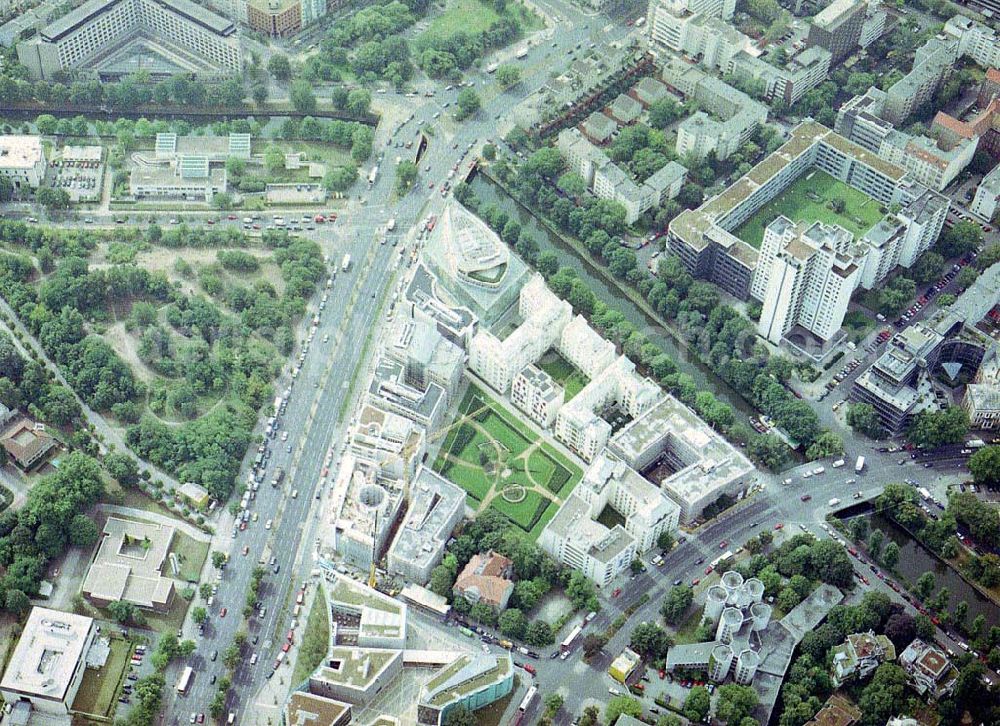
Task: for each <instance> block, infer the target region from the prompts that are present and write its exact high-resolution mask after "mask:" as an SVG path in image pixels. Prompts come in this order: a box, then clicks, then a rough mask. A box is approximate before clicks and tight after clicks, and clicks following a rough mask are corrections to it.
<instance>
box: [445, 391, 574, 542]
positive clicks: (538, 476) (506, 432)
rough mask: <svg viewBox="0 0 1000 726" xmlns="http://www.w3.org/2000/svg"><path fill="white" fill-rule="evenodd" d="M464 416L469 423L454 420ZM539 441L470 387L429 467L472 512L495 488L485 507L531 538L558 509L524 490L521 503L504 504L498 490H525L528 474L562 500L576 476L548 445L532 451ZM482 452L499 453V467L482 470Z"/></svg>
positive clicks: (563, 458)
mask: <svg viewBox="0 0 1000 726" xmlns="http://www.w3.org/2000/svg"><path fill="white" fill-rule="evenodd" d="M467 415H471V416H472V418H473V420H474V421H475V424H473V423H471V422H470V421H468V420H466V421H459V419H461V418H462V417H464V416H467ZM539 440H540V437H539V435H538V434H537V433H535V432H534V431H532V430H531V429H530V428H529V427H528V426H527V425H525V424H524V422H522V421H520V420H518V419H517V417H516V414H515V413H514V412H512V411H510V410H507V409H505V408H503V407H502V406H501V404H500V403H498V402H497V401H495V400H493V399H492V398H490V397H489V395H487V394H486V393H485V392H484V391H483V390H482V389H480V388H478V387H476V386H470V387H469V390H468V391H467V392H466V394H465V397H464V398H463V399H462V402H461V403H460V404H459V407H458V414H457V415H456V419H455V422H453V423H452V425H451V428H450V430H449V431H448V434H447V435H446V436H445V439H444V442H443V443H442V446H441V451H440V453H439V454H438V458H437V460H436V461H435V462H434V466H433V468H434V471H436V472H438V473H439V474H441V475H442V476H444V477H445V478H447V479H448V480H449V481H451V482H453V483H455V484H457V485H458V486H460V487H461V488H462V489H464V490H465V491H466V492H467V493H468V495H469V499H470V502H469V504H470V505H471V506H473V507H477V506H478V505H479V504H480V503H481V502H482V501H483V500H484V499H485V498H486V497H487V496H488V495H489V492H490V490H491V489H493V488H494V486H495V487H496V490H495V491H497V493H498V496H496V497H495V498H494V499H493V500H492V502H491V506H493V507H495V508H496V509H497V510H498V511H500V512H502V513H503V514H504V515H506V516H507V518H508V519H510V521H511V522H512V523H514V524H515V525H517V527H518V528H519V529H521V530H522V531H523V532H524V533H525V534H527V535H528V536H530V537H531V538H532V539H534V538H535V537H537V536H538V533H539V532H541V530H542V528H543V527H544V526H545V524H546V523H548V521H549V520H550V519H552V517H553V515H554V514H555V512H556V510H557V509H558V506H557V505H556V503H555V502H551V501H547V500H546V499H545V498H544V497H543V496H542V495H541V494H539V493H538V492H534V491H531V490H530V489H529V490H527V492H526V496H525V498H524V500H523V501H520V502H513V503H512V502H508V501H506V500H505V499H503V497H502V496H499V493H500V491H501V490H502V489H503V487H504V486H505V485H506V484H508V483H516V484H524V485H529V486H530V484H531V479H529V477H528V473H529V472H530V473H531V478H532V479H534V481H536V482H538V483H539V484H541V485H542V486H544V487H546V488H547V489H548V490H549V491H551V492H552V493H553V494H555V495H556V496H558V497H560V498H561V499H565V497H566V496H568V495H569V493H570V492H571V491H572V489H573V487H574V486H575V485H576V483H577V482H578V481H579V480H580V477H581V476H582V473H581V471H580V469H579V467H577V466H575V465H574V464H573V463H572V462H570V461H569V460H568V459H567V458H566V457H565V456H563V455H562V454H560V453H559V452H557V451H556V450H555V449H554V448H553V447H552V446H551V445H549V444H548V443H541V445H538V446H536V444H538V442H539ZM532 447H534V448H532ZM529 449H530V451H529ZM484 450H485V451H490V452H495V451H499V452H500V461H499V464H497V465H496V466H495V467H490V468H489V469H487V468H484V466H483V464H482V463H481V460H480V454H481V452H483V451H484ZM505 469H509V470H510V474H509V476H508V477H507V478H503V477H502V476H501V474H502V471H503V470H505Z"/></svg>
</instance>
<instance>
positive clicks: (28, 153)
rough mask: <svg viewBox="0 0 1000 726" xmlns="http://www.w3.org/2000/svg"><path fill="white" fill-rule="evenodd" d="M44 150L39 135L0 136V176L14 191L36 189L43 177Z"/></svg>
mask: <svg viewBox="0 0 1000 726" xmlns="http://www.w3.org/2000/svg"><path fill="white" fill-rule="evenodd" d="M46 166H47V164H46V161H45V150H44V149H43V148H42V140H41V137H39V136H0V176H3V177H6V178H7V179H10V181H11V183H12V184H13V185H14V190H15V191H20V190H26V189H38V187H39V185H40V184H41V183H42V179H44V178H45V169H46Z"/></svg>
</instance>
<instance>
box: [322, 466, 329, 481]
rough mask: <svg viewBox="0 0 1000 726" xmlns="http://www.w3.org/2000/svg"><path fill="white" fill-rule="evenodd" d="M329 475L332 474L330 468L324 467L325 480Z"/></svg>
mask: <svg viewBox="0 0 1000 726" xmlns="http://www.w3.org/2000/svg"><path fill="white" fill-rule="evenodd" d="M329 473H330V467H328V466H324V467H323V478H324V479H326V477H327V474H329Z"/></svg>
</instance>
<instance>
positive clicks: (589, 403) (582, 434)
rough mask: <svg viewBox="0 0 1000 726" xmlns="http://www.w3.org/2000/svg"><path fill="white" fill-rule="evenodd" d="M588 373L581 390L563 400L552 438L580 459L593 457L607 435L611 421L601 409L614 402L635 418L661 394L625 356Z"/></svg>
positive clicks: (603, 444) (602, 445) (589, 459)
mask: <svg viewBox="0 0 1000 726" xmlns="http://www.w3.org/2000/svg"><path fill="white" fill-rule="evenodd" d="M612 347H613V346H612ZM589 377H590V382H589V383H588V384H587V385H586V386H584V387H583V390H581V391H580V392H579V393H577V394H576V396H575V397H574V398H573V400H571V401H569V402H568V403H565V404H563V407H562V408H561V409H560V410H559V415H558V416H557V417H556V425H555V436H556V438H557V439H558V440H559V441H561V442H562V443H564V444H566V446H568V447H570V448H571V449H573V451H575V452H576V453H577V454H579V455H580V457H581V458H582V459H583V460H584V461H593V459H594V457H596V456H597V454H598V453H599V452H600V451H601V449H603V448H604V447H605V445H606V444H607V443H608V439H609V438H610V437H611V424H609V423H608V422H607V421H605V420H604V419H603V418H601V416H600V412H601V411H602V410H604V409H605V408H606V407H608V406H610V405H612V404H617V405H618V406H619V407H621V409H622V410H623V411H624V412H625V413H626V414H627V415H628V416H629V417H631V418H636V417H638V416H640V415H641V414H642V413H643V412H645V411H646V410H648V409H649V408H650V407H651V406H652V405H653V404H655V403H656V401H657V400H659V398H660V397H661V396H662V392H661V391H660V387H659V385H657V384H656V383H655V382H654V381H652V380H650V379H648V378H643V377H642V376H640V375H639V374H638V373H636V370H635V364H634V363H633V362H632V361H631V360H629V359H628V358H626V357H625V356H620V357H619V358H617V359H616V360H615V361H614V362H613V363H612V364H611V365H609V366H608V367H607V368H605V369H604V370H602V371H600V372H598V373H596V374H595V375H592V376H589Z"/></svg>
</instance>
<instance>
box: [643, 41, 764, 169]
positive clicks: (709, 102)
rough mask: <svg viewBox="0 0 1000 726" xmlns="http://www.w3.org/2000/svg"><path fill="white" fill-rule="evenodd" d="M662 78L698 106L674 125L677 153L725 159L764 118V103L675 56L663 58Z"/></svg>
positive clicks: (749, 135)
mask: <svg viewBox="0 0 1000 726" xmlns="http://www.w3.org/2000/svg"><path fill="white" fill-rule="evenodd" d="M713 37H714V36H713ZM662 78H663V80H664V81H665V82H667V83H668V84H670V85H671V86H673V87H674V88H676V89H678V90H679V91H680V92H681V93H682V94H684V97H685V99H690V100H693V101H695V102H696V103H697V105H698V108H699V109H700V110H699V112H698V113H695V114H694V115H692V116H690V117H688V118H686V119H684V120H683V121H681V123H680V124H679V126H678V128H677V147H676V148H677V154H678V155H679V156H684V155H686V154H694V155H695V156H697V157H698V158H704V157H705V156H707V155H708V154H709V153H711V152H714V153H715V155H716V156H717V157H718V158H720V159H725V158H727V157H728V156H730V155H731V154H733V153H734V152H736V151H737V150H738V149H739V148H740V146H742V145H743V144H744V143H746V142H747V141H749V140H750V137H751V136H752V135H753V133H754V131H755V130H756V129H757V127H758V126H759V125H760V124H763V123H764V122H765V121H767V113H768V109H767V106H765V105H764V104H762V103H760V102H758V101H755V100H754V99H752V98H750V96H748V95H747V94H745V93H743V92H742V91H739V90H737V89H735V88H733V87H732V86H730V85H729V84H727V83H725V82H724V81H721V80H719V79H718V78H715V77H714V76H710V75H709V74H707V73H705V72H704V71H703V70H701V69H699V68H697V67H695V66H692V65H689V64H687V63H684V62H683V61H680V60H679V59H670V60H665V61H664V63H663V67H662Z"/></svg>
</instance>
